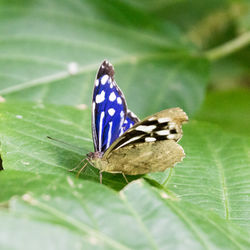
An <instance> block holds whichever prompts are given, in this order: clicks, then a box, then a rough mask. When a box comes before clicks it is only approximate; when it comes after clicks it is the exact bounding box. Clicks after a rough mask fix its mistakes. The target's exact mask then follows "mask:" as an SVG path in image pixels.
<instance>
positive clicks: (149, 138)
mask: <svg viewBox="0 0 250 250" xmlns="http://www.w3.org/2000/svg"><path fill="white" fill-rule="evenodd" d="M153 141H156V139H155V138H154V137H146V138H145V142H153Z"/></svg>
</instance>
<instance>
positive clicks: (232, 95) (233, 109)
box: [195, 89, 250, 136]
mask: <svg viewBox="0 0 250 250" xmlns="http://www.w3.org/2000/svg"><path fill="white" fill-rule="evenodd" d="M249 94H250V91H249V90H248V89H235V90H230V91H217V92H210V93H208V94H207V97H206V99H205V102H204V104H203V106H202V108H201V110H200V111H199V112H198V114H196V116H195V118H196V119H198V120H201V121H208V122H213V123H216V124H218V125H220V126H221V128H223V129H224V130H226V131H228V132H231V133H232V132H233V133H236V134H241V135H248V136H250V131H249V123H250V117H249Z"/></svg>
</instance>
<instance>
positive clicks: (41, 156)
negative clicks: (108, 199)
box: [0, 103, 136, 189]
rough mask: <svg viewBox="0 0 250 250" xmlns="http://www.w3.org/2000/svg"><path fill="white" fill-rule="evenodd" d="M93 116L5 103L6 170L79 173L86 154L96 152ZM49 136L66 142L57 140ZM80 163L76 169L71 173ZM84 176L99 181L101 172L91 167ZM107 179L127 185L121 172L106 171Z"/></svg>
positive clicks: (0, 128)
mask: <svg viewBox="0 0 250 250" xmlns="http://www.w3.org/2000/svg"><path fill="white" fill-rule="evenodd" d="M90 119H91V114H90V112H89V110H80V109H77V108H71V107H63V106H60V107H59V106H54V105H43V104H22V103H1V104H0V141H1V157H2V159H3V167H4V169H6V170H9V169H12V170H18V171H27V172H33V173H39V174H41V173H43V174H55V175H65V174H66V175H68V174H73V175H74V176H75V175H76V174H77V172H78V171H79V169H80V167H81V166H83V165H84V162H81V161H82V160H83V159H84V158H86V154H87V153H89V152H91V151H93V142H92V136H91V128H90ZM47 136H50V137H52V138H55V139H59V140H62V142H55V141H53V140H50V139H48V138H47ZM65 143H66V144H65ZM77 166H78V168H77V169H76V170H74V171H73V172H69V171H70V170H71V169H74V168H76V167H77ZM82 176H83V177H84V178H87V179H92V180H95V181H97V182H99V171H98V170H97V169H95V168H94V167H91V166H89V167H87V168H86V169H85V170H84V171H83V172H82ZM134 178H136V177H132V179H134ZM128 179H129V180H131V178H128ZM103 182H104V183H106V184H108V185H110V186H112V187H113V188H115V189H121V188H122V187H123V186H124V185H125V184H126V182H125V180H124V178H123V177H122V175H120V174H116V175H114V174H108V173H104V174H103Z"/></svg>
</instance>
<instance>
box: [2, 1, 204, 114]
mask: <svg viewBox="0 0 250 250" xmlns="http://www.w3.org/2000/svg"><path fill="white" fill-rule="evenodd" d="M0 13H1V15H0V22H1V24H2V25H1V29H0V31H1V41H0V95H3V96H4V97H6V98H7V99H22V100H32V101H40V102H49V103H55V104H70V105H75V104H81V103H85V104H90V103H91V95H92V88H93V83H94V78H95V74H96V71H97V69H98V67H99V65H100V63H101V62H102V61H103V60H104V59H108V60H110V61H111V63H113V64H114V66H115V70H116V79H117V82H118V84H119V86H120V87H121V89H122V90H124V93H125V96H126V98H127V100H128V104H129V106H130V107H131V109H133V110H134V111H135V112H136V113H138V114H139V115H143V116H144V115H146V114H147V115H148V114H150V113H151V112H156V111H159V110H160V109H162V108H166V107H173V106H181V107H182V108H184V109H185V110H186V111H187V112H188V113H190V114H191V113H193V112H194V110H196V109H197V108H198V107H199V105H200V104H201V102H202V100H203V95H204V94H203V93H204V90H205V87H206V84H207V79H208V63H207V61H206V60H205V59H204V58H203V57H202V56H200V55H199V53H198V52H197V51H196V50H195V49H194V47H193V46H191V45H190V44H189V42H186V41H183V40H184V39H183V36H182V35H181V34H180V32H179V31H178V29H176V28H175V27H174V26H172V25H167V26H165V25H164V26H163V25H162V24H161V22H160V21H158V20H157V19H155V18H154V19H152V18H151V17H150V16H147V15H145V14H143V12H141V11H140V9H138V10H135V9H134V8H131V7H129V5H127V4H124V3H119V2H118V1H111V2H105V3H104V2H103V1H101V0H97V1H94V2H93V1H90V0H89V1H84V2H81V1H79V2H78V1H70V2H69V1H66V0H63V1H59V0H52V1H44V0H38V1H36V2H27V3H26V5H25V8H24V6H23V3H21V2H20V1H15V2H14V3H13V2H9V1H1V3H0ZM135 17H136V18H135ZM27 27H30V29H27ZM163 90H164V91H163ZM149 100H150V101H149ZM149 103H150V105H149Z"/></svg>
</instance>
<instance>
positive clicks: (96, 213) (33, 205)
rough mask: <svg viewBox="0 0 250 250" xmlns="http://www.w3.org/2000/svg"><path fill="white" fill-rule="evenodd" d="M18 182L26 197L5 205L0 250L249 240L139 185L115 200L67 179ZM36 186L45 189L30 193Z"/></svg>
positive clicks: (4, 181)
mask: <svg viewBox="0 0 250 250" xmlns="http://www.w3.org/2000/svg"><path fill="white" fill-rule="evenodd" d="M7 174H8V171H6V173H5V174H1V175H0V178H1V182H0V188H1V189H3V188H7V187H8V189H9V192H11V190H12V186H9V182H8V177H7ZM9 174H10V175H11V171H10V173H9ZM6 177H7V178H6ZM22 177H24V176H22ZM44 177H46V176H44ZM21 180H22V181H23V184H24V185H22V187H21V188H20V189H23V190H24V189H26V193H25V194H23V195H22V197H21V199H20V198H19V197H16V198H13V199H12V200H11V201H10V203H9V209H8V213H7V211H6V212H4V211H2V212H1V213H0V218H1V225H0V245H1V246H2V247H5V248H7V249H9V248H11V249H23V248H25V249H34V248H35V249H44V248H45V247H46V249H48V248H51V249H53V248H58V247H60V249H82V248H85V249H86V248H87V249H92V248H95V249H99V248H100V249H177V248H181V247H183V246H184V245H185V247H186V248H188V249H191V248H195V249H204V248H208V249H215V248H218V249H222V248H224V249H239V248H246V247H247V246H248V244H250V242H249V234H248V233H246V232H244V231H243V230H242V229H240V228H238V227H236V226H235V225H233V224H231V223H228V222H226V221H224V220H223V219H221V218H219V217H218V216H217V215H215V214H214V213H212V212H206V211H204V210H202V209H200V208H199V207H197V206H193V205H191V204H190V203H186V202H181V201H173V200H171V199H169V197H167V196H166V194H165V193H164V192H162V191H158V190H156V189H154V188H152V187H151V186H150V185H148V184H146V183H145V182H143V181H137V182H133V183H131V184H129V185H128V186H127V187H126V189H124V190H122V191H121V192H120V193H119V194H117V193H115V192H114V191H112V190H110V189H108V188H106V187H105V186H103V185H100V184H95V183H92V182H88V181H81V180H75V179H72V178H70V177H67V178H65V177H57V178H56V179H54V182H52V181H51V180H47V179H46V178H40V179H37V178H36V177H35V176H34V177H33V178H32V177H31V176H29V177H28V178H26V179H25V178H24V179H23V178H22V179H20V178H19V177H18V176H16V181H17V182H20V181H21ZM25 184H26V188H24V186H25ZM36 186H40V187H41V186H42V187H44V189H41V188H40V189H37V188H35V190H34V189H33V187H36ZM29 190H32V191H29ZM13 228H15V240H13ZM36 232H39V234H38V233H36ZM121 232H122V233H121ZM61 238H63V239H61Z"/></svg>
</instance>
